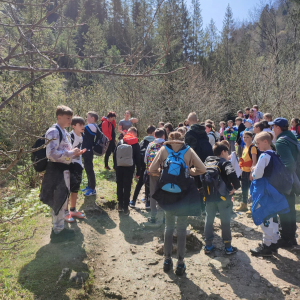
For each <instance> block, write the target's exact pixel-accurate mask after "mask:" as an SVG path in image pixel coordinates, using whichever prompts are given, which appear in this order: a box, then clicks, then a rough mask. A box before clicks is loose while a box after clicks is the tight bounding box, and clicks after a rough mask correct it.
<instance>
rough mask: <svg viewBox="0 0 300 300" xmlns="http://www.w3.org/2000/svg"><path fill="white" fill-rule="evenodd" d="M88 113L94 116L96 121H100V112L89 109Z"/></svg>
mask: <svg viewBox="0 0 300 300" xmlns="http://www.w3.org/2000/svg"><path fill="white" fill-rule="evenodd" d="M87 114H88V115H90V116H91V117H92V118H94V119H95V122H97V121H98V119H99V116H98V114H97V113H96V112H95V111H89V112H88V113H87Z"/></svg>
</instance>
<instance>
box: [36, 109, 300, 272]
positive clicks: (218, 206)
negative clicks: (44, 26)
mask: <svg viewBox="0 0 300 300" xmlns="http://www.w3.org/2000/svg"><path fill="white" fill-rule="evenodd" d="M56 116H57V123H56V124H54V125H53V126H52V127H50V128H49V129H48V131H47V132H46V135H45V138H46V140H47V141H48V142H47V143H46V155H47V159H48V163H47V168H46V172H45V175H44V177H43V182H42V187H41V194H40V199H41V201H43V202H44V203H46V204H48V205H49V206H50V207H51V214H52V219H53V229H52V232H51V242H53V243H57V242H63V241H66V240H69V239H72V238H74V236H75V234H74V231H73V230H72V229H68V228H65V226H64V222H74V219H75V218H84V217H85V215H84V213H83V212H79V211H77V209H76V202H77V195H78V192H79V190H80V185H81V181H82V172H83V168H84V169H85V172H86V175H87V179H88V184H87V186H86V187H85V188H84V189H83V190H81V191H82V192H83V193H84V196H85V197H89V196H93V195H96V193H97V192H96V177H95V172H94V166H93V159H94V155H95V143H97V141H98V140H102V141H106V142H105V143H103V145H102V147H103V149H104V150H103V151H102V154H104V153H105V155H104V163H105V169H106V170H111V167H110V166H109V157H110V155H111V154H113V169H114V170H115V172H116V183H117V198H118V211H119V212H120V213H123V214H124V215H129V214H130V208H131V209H135V207H136V202H137V199H138V196H139V194H140V191H141V188H142V186H143V185H145V198H144V199H142V201H143V202H145V208H146V209H147V210H149V211H150V212H151V213H150V217H149V218H148V222H150V223H156V222H158V219H157V213H158V209H162V210H163V211H164V216H165V217H164V223H165V238H164V255H165V261H164V265H163V269H164V271H166V272H167V271H169V270H171V269H172V268H173V262H172V257H171V254H172V241H173V232H174V229H175V227H176V229H177V244H178V245H177V246H178V247H177V256H178V262H177V265H176V274H177V275H179V276H180V275H182V274H184V273H185V270H186V265H185V262H184V256H185V245H186V228H187V225H188V216H200V215H201V214H203V215H205V229H204V236H205V243H206V245H205V247H204V251H205V253H206V254H207V255H209V254H210V253H212V252H213V251H214V250H215V247H214V245H213V239H214V231H213V224H214V219H215V216H216V215H217V214H219V215H220V220H221V229H222V239H223V242H224V251H225V254H226V255H231V254H234V253H236V252H237V248H236V247H234V246H232V236H231V230H230V219H231V215H232V212H233V209H234V210H235V211H237V212H243V211H244V212H246V213H247V214H248V215H249V216H250V215H251V216H252V218H253V221H254V223H255V224H256V225H260V226H261V228H262V231H263V240H262V243H260V244H259V245H258V246H257V247H255V248H253V249H251V250H250V251H251V253H252V255H255V256H272V255H273V254H274V253H275V252H277V249H278V248H279V247H282V248H289V247H294V246H295V245H297V240H296V211H295V196H296V195H299V194H300V182H299V179H300V178H299V172H300V165H299V164H300V161H299V159H300V145H299V140H300V122H299V119H297V118H293V119H292V120H291V126H289V123H288V121H287V119H285V118H282V117H278V118H276V119H274V120H273V117H272V115H271V114H270V113H265V114H263V113H261V112H260V111H259V109H258V106H257V105H254V106H253V108H248V107H247V108H246V109H245V112H243V111H241V110H240V111H238V112H237V117H236V118H235V120H231V119H230V120H228V121H227V126H226V123H225V122H224V121H221V122H220V123H219V126H220V128H219V130H216V127H215V124H214V121H213V120H206V121H205V122H202V123H201V122H199V120H198V117H197V114H196V113H195V112H192V113H190V114H189V115H188V117H187V119H186V120H185V121H184V122H182V123H179V124H178V127H177V128H174V127H173V125H172V124H171V123H164V122H159V123H158V126H157V128H156V126H154V125H149V126H148V128H147V132H146V133H147V135H146V136H145V137H144V138H143V139H142V140H141V141H140V142H139V140H138V137H137V136H138V132H137V129H136V127H134V124H136V123H138V122H139V120H138V119H136V118H131V114H130V111H126V112H125V116H124V119H122V120H121V121H119V124H118V128H117V124H116V117H117V115H116V113H114V112H112V111H111V112H109V113H108V114H107V115H106V116H103V117H102V118H101V122H100V124H98V120H99V116H98V114H97V113H96V112H93V111H90V112H88V113H87V115H86V121H85V120H84V119H83V118H81V117H79V116H74V117H73V112H72V110H71V109H70V108H69V107H66V106H59V107H57V110H56ZM86 123H87V124H86ZM97 124H98V125H97ZM70 126H72V131H71V132H70V133H68V132H67V130H66V128H68V127H70ZM116 131H117V132H118V133H119V136H118V140H119V141H118V143H116ZM101 136H102V139H101ZM103 137H104V138H105V139H103ZM98 144H99V142H98ZM82 158H83V162H82ZM133 178H136V179H137V185H136V187H135V190H134V193H133V197H132V200H131V201H130V199H131V186H132V180H133ZM240 187H241V188H242V202H241V203H240V205H239V206H238V207H235V208H233V201H232V199H233V195H234V194H235V192H236V190H238V189H239V188H240ZM249 191H250V194H249ZM248 206H249V207H248ZM176 224H177V225H176Z"/></svg>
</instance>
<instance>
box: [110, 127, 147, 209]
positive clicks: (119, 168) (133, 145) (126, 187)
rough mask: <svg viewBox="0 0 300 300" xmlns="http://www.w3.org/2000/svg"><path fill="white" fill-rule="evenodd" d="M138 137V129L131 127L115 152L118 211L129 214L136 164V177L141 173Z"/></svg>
mask: <svg viewBox="0 0 300 300" xmlns="http://www.w3.org/2000/svg"><path fill="white" fill-rule="evenodd" d="M140 151H141V149H140V145H139V140H138V138H137V129H136V128H135V127H130V128H129V129H128V131H127V133H126V134H125V136H124V138H123V139H122V140H120V141H119V143H118V145H117V147H116V149H115V152H114V168H115V170H116V176H117V197H118V203H119V205H118V211H119V212H121V211H124V214H125V215H129V209H128V205H129V201H130V192H131V185H132V178H133V173H134V170H135V166H136V175H135V178H136V179H139V177H140V175H141V154H140Z"/></svg>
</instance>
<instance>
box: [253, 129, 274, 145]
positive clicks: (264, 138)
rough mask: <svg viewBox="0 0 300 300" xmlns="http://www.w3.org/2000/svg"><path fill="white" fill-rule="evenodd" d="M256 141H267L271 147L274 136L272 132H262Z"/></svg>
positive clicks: (256, 137)
mask: <svg viewBox="0 0 300 300" xmlns="http://www.w3.org/2000/svg"><path fill="white" fill-rule="evenodd" d="M255 140H256V141H257V140H260V141H267V142H268V144H269V145H271V144H272V141H273V135H272V133H271V132H265V131H264V132H260V133H258V134H257V135H256V136H255Z"/></svg>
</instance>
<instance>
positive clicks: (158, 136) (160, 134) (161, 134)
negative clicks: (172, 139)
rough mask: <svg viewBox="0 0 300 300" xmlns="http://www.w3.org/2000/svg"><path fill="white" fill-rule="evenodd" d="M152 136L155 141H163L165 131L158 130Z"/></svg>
mask: <svg viewBox="0 0 300 300" xmlns="http://www.w3.org/2000/svg"><path fill="white" fill-rule="evenodd" d="M154 136H155V138H156V139H163V140H164V139H165V131H164V129H163V128H158V129H156V130H155V132H154Z"/></svg>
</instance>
